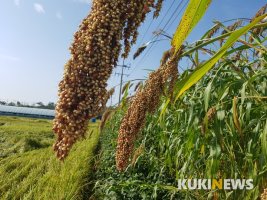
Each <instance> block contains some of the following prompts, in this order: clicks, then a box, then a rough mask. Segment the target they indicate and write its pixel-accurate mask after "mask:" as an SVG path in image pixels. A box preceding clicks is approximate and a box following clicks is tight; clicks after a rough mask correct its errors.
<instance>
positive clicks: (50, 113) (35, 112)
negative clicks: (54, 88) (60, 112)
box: [0, 105, 55, 119]
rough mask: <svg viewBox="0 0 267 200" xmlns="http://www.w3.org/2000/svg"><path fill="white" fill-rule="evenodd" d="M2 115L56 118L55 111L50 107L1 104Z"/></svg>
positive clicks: (0, 112)
mask: <svg viewBox="0 0 267 200" xmlns="http://www.w3.org/2000/svg"><path fill="white" fill-rule="evenodd" d="M0 115H2V116H3V115H4V116H20V117H30V118H42V119H54V117H55V111H54V110H48V109H40V108H28V107H17V106H6V105H0Z"/></svg>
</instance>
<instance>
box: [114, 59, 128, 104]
mask: <svg viewBox="0 0 267 200" xmlns="http://www.w3.org/2000/svg"><path fill="white" fill-rule="evenodd" d="M117 66H119V67H121V73H115V75H119V76H120V93H119V103H120V102H121V92H122V91H121V90H122V83H123V76H129V75H128V74H125V73H124V69H126V68H127V69H129V68H130V66H128V65H125V64H124V59H123V64H122V65H117Z"/></svg>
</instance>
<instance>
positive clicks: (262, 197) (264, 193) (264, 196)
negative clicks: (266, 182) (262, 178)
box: [261, 188, 267, 200]
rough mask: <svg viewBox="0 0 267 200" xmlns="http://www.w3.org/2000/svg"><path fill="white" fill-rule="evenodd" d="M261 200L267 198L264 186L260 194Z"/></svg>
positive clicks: (266, 199)
mask: <svg viewBox="0 0 267 200" xmlns="http://www.w3.org/2000/svg"><path fill="white" fill-rule="evenodd" d="M261 200H267V188H265V189H264V191H263V193H262V194H261Z"/></svg>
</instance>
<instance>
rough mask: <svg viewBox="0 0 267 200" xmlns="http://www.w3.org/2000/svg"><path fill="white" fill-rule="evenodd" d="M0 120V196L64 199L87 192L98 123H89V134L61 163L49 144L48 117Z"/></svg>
mask: <svg viewBox="0 0 267 200" xmlns="http://www.w3.org/2000/svg"><path fill="white" fill-rule="evenodd" d="M0 122H1V123H4V125H3V126H0V136H1V139H2V142H1V143H0V145H1V153H2V154H3V155H4V156H3V157H5V158H2V159H1V160H0V177H1V179H0V199H3V200H9V199H10V200H15V199H32V200H38V199H40V200H41V199H42V200H43V199H66V200H67V199H83V198H87V197H88V196H89V195H90V194H89V193H88V192H89V188H88V187H89V186H90V183H88V180H89V177H91V172H92V171H91V169H92V164H93V163H92V159H93V155H94V150H95V148H96V145H97V143H98V137H99V135H98V123H95V124H90V131H92V130H93V131H94V132H93V134H90V135H91V136H88V137H87V138H86V139H85V140H83V141H81V142H79V143H78V144H76V145H75V146H74V148H73V149H72V151H71V153H70V155H69V157H68V158H67V159H66V160H65V161H64V163H63V162H60V161H59V160H58V159H57V158H56V157H55V155H54V152H53V150H52V148H51V146H52V144H53V142H54V136H53V134H52V131H51V129H52V123H51V121H49V120H37V119H27V118H12V117H0ZM12 145H13V146H12ZM48 146H49V147H48Z"/></svg>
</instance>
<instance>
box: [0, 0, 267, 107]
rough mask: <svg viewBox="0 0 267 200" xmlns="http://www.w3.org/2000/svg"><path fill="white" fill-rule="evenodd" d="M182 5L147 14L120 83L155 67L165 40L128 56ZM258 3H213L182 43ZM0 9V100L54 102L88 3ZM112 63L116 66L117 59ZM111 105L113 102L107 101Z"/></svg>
mask: <svg viewBox="0 0 267 200" xmlns="http://www.w3.org/2000/svg"><path fill="white" fill-rule="evenodd" d="M186 4H187V0H165V2H164V6H163V9H162V11H161V13H160V17H159V18H158V19H156V20H152V14H150V15H148V17H147V19H146V21H145V22H144V23H143V24H142V26H141V27H140V28H139V38H138V41H137V43H136V45H134V46H133V47H132V51H131V54H130V56H129V58H128V59H126V60H125V64H127V65H129V66H130V69H127V70H125V73H126V74H127V75H128V76H125V77H124V81H127V80H133V79H143V78H146V77H147V74H148V72H149V70H155V69H156V68H158V66H159V62H160V58H161V55H162V52H163V51H165V50H167V49H169V48H170V41H169V40H167V39H164V37H162V38H161V37H159V38H158V39H164V40H162V41H159V42H157V43H154V44H153V45H151V47H149V48H148V49H146V50H145V51H144V53H143V54H142V55H141V56H140V57H139V58H137V59H136V60H133V58H132V55H133V53H134V52H135V51H136V49H137V48H138V47H139V46H140V45H142V44H143V43H146V42H148V41H150V40H151V39H152V38H153V34H152V32H153V31H155V30H159V29H164V31H166V32H167V33H168V34H169V35H172V34H173V33H174V32H175V29H176V27H177V25H178V24H179V20H180V17H181V15H182V13H183V11H184V8H185V7H186ZM264 4H266V1H265V0H213V1H212V3H211V5H210V7H209V9H208V11H207V13H206V14H205V16H204V17H203V18H202V20H201V21H200V23H199V24H198V25H197V27H196V28H195V29H194V30H193V32H192V33H191V35H190V36H189V38H188V39H187V41H188V42H193V41H195V40H198V39H200V37H201V36H202V35H203V34H204V33H205V31H207V29H208V28H210V27H212V25H213V21H214V20H219V21H224V20H228V19H233V18H251V17H253V16H254V14H255V13H256V12H257V10H259V9H260V8H261V7H262V6H263V5H264ZM0 8H1V12H0V27H1V31H0V100H6V101H21V102H25V103H30V104H31V103H34V102H39V101H42V102H44V103H48V102H56V101H57V89H58V83H59V81H60V80H61V79H62V76H63V68H64V65H65V63H66V62H67V60H68V59H69V58H70V54H69V50H68V48H69V46H70V45H71V43H72V39H73V34H74V33H75V32H76V31H77V30H78V26H79V24H80V23H81V21H82V19H83V18H85V17H86V16H87V14H88V13H89V12H90V9H91V1H90V0H1V1H0ZM118 64H122V60H121V59H120V60H119V62H118ZM181 65H186V63H182V64H181ZM181 67H182V66H181ZM185 67H186V66H185ZM120 70H121V69H120V67H118V68H115V69H114V71H113V74H112V75H111V77H110V79H109V81H108V83H109V86H108V87H109V88H111V87H113V86H116V85H118V83H119V81H120V77H119V76H117V75H116V73H119V72H120ZM116 88H118V87H116ZM117 90H118V89H117ZM116 101H117V99H116V98H115V99H114V100H113V102H116Z"/></svg>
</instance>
